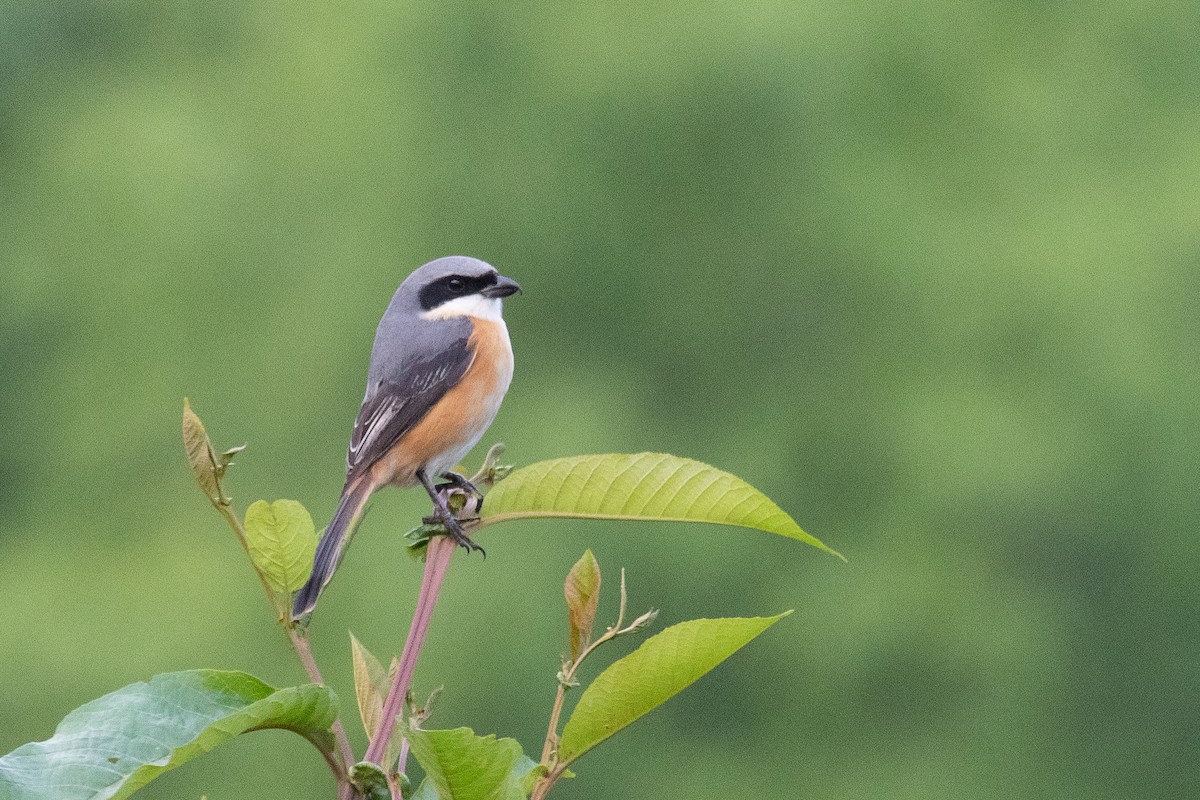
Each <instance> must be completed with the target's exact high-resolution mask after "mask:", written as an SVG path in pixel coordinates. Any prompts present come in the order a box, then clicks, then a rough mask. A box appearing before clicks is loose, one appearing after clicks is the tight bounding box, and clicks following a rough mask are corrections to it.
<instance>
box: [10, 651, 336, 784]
mask: <svg viewBox="0 0 1200 800" xmlns="http://www.w3.org/2000/svg"><path fill="white" fill-rule="evenodd" d="M336 708H337V699H336V697H335V696H334V694H333V692H332V691H331V690H330V689H327V688H325V687H323V686H298V687H294V688H289V689H274V688H272V687H270V686H268V685H267V684H265V683H263V682H262V681H260V680H258V679H257V678H255V677H253V676H251V675H247V674H245V673H243V672H221V671H216V670H192V671H188V672H172V673H166V674H163V675H156V676H155V677H154V678H152V679H151V680H150V682H149V683H135V684H131V685H129V686H126V687H124V688H122V689H118V690H117V691H115V692H112V693H111V694H107V695H104V696H103V697H100V698H98V699H96V700H93V701H92V702H90V703H87V704H86V705H83V706H80V707H79V708H77V709H75V710H74V711H72V712H71V713H70V714H68V715H67V716H66V717H65V718H64V719H63V721H62V722H61V723H60V724H59V726H58V728H57V729H56V730H55V732H54V736H53V737H52V738H50V739H48V740H46V741H44V742H34V743H32V744H27V745H23V746H21V747H19V748H17V749H16V750H14V751H13V752H11V753H9V754H8V755H6V756H4V757H3V758H0V800H108V799H109V798H111V799H112V800H120V798H124V797H128V796H129V795H131V794H133V792H134V791H136V790H137V789H139V788H140V787H142V786H144V785H145V784H147V783H149V782H150V781H151V780H153V779H154V778H156V777H158V776H159V775H161V774H162V773H164V772H166V771H167V770H170V769H174V768H175V767H177V766H179V765H181V764H183V763H185V762H187V761H189V760H191V759H193V758H195V757H196V756H198V755H201V754H202V753H205V752H208V751H209V750H212V749H213V748H214V747H216V746H217V745H219V744H221V743H222V742H225V741H227V740H228V739H231V738H232V737H234V736H236V735H238V734H239V733H244V732H246V731H252V730H262V729H264V728H284V729H287V730H291V731H295V732H296V733H299V734H300V735H301V736H303V737H304V738H306V739H308V740H309V741H310V742H312V743H313V744H314V745H316V747H317V748H318V749H319V750H320V751H321V752H322V753H323V754H326V755H327V756H328V755H329V754H330V753H332V751H333V746H334V744H333V734H332V733H331V731H330V726H331V724H332V723H333V721H334V719H335V718H336V716H337V711H336Z"/></svg>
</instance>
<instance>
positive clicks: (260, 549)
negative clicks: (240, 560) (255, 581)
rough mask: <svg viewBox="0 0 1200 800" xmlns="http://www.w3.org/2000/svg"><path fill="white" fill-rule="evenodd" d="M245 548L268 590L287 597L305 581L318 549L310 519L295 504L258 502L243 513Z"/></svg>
mask: <svg viewBox="0 0 1200 800" xmlns="http://www.w3.org/2000/svg"><path fill="white" fill-rule="evenodd" d="M246 548H247V549H248V550H249V551H250V558H251V559H253V560H254V566H255V567H257V568H258V571H259V572H260V573H262V574H263V576H265V577H266V579H267V581H268V582H269V583H270V585H271V588H272V589H274V590H275V591H277V592H280V593H283V594H286V593H288V592H294V591H296V590H297V589H299V588H300V587H301V586H303V585H304V582H305V581H306V580H308V576H309V574H310V573H311V572H312V568H313V554H314V552H316V549H317V533H316V530H315V529H314V528H313V521H312V517H311V516H310V515H309V513H308V509H306V508H305V507H304V506H303V505H301V504H300V503H298V502H297V501H295V500H276V501H275V502H274V503H269V504H268V503H267V501H266V500H258V501H256V502H254V503H251V504H250V507H249V508H247V509H246Z"/></svg>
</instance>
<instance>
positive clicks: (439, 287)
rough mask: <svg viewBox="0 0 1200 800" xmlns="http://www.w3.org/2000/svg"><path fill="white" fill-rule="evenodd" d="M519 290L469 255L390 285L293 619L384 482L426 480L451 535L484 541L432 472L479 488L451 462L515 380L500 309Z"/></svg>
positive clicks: (317, 590)
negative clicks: (340, 481)
mask: <svg viewBox="0 0 1200 800" xmlns="http://www.w3.org/2000/svg"><path fill="white" fill-rule="evenodd" d="M520 291H521V287H520V285H518V284H517V282H516V281H514V280H512V279H511V278H507V277H505V276H503V275H501V274H499V273H498V272H497V271H496V269H495V268H494V267H492V266H491V265H490V264H488V263H486V262H484V261H480V260H479V259H477V258H469V257H466V256H447V257H445V258H439V259H436V260H434V261H430V262H429V263H428V264H425V265H423V266H421V267H418V268H417V269H416V270H414V271H413V272H412V273H411V274H410V275H409V276H408V277H407V278H405V279H404V281H403V282H402V283H401V284H400V287H399V288H398V289H396V293H395V294H394V295H393V296H392V300H391V302H390V303H389V304H388V307H387V310H386V311H385V312H384V314H383V318H382V319H381V320H380V321H379V327H378V328H377V329H376V331H375V343H374V345H373V346H372V348H371V360H370V366H369V368H368V370H367V390H366V393H365V395H364V396H363V402H362V407H361V408H360V409H359V412H358V417H357V419H355V421H354V428H353V430H352V431H351V434H350V446H349V448H348V450H347V452H346V482H345V484H344V486H343V487H342V493H341V497H340V498H339V500H338V504H337V508H336V510H335V511H334V512H333V517H332V518H331V520H330V522H329V526H328V527H327V528H326V530H325V533H324V535H323V536H322V537H321V540H320V542H319V544H318V545H317V548H316V553H315V556H314V558H313V570H312V573H311V575H310V576H309V578H308V581H307V582H306V583H305V584H304V585H303V586H302V587H301V588H300V590H299V591H297V592H296V595H295V597H294V599H293V604H292V619H293V620H300V619H302V618H304V617H306V616H308V615H310V614H311V613H312V611H313V609H314V608H315V607H316V605H317V600H318V598H319V597H320V596H321V593H322V592H323V591H324V589H325V587H326V586H327V585H328V584H329V581H330V580H331V579H332V578H333V575H334V572H335V571H336V570H337V567H338V564H339V563H340V562H341V560H342V557H343V556H344V555H345V552H346V547H347V545H349V543H350V539H351V538H352V537H353V535H354V532H355V530H356V529H357V527H358V524H359V522H361V520H362V516H363V513H364V511H365V509H366V504H367V501H368V500H369V499H370V497H371V495H373V494H374V493H375V492H376V491H378V490H379V489H381V488H383V487H384V486H398V487H402V488H406V487H417V486H422V487H424V489H425V491H426V492H427V493H428V494H429V497H430V499H431V500H432V501H433V504H434V507H435V509H436V514H435V516H436V517H437V519H438V521H440V522H441V523H442V524H443V525H444V526H445V527H446V529H447V531H448V533H449V534H450V535H451V536H453V537H454V539H455V541H456V542H457V543H458V544H459V545H461V546H463V547H464V548H466V549H467V550H468V551H473V550H480V551H482V548H480V547H479V546H478V545H477V544H475V542H473V541H472V540H471V539H470V537H468V536H467V534H466V533H465V531H463V528H462V525H461V524H460V523H459V522H458V520H457V519H456V518H455V517H454V514H453V513H451V511H450V509H449V507H448V506H447V504H446V500H445V497H444V496H443V495H442V494H440V493H439V491H438V488H439V487H435V486H434V484H433V481H432V479H433V478H443V479H445V480H446V481H448V482H449V485H453V486H457V487H459V488H462V489H464V490H466V491H469V492H471V493H473V494H476V495H477V494H478V490H476V488H475V487H474V486H472V485H471V483H470V481H468V480H467V479H466V478H465V477H463V476H462V475H460V474H458V473H456V472H452V471H451V469H452V468H453V467H454V466H456V465H457V464H458V463H459V462H460V460H461V459H462V458H463V457H464V456H465V455H466V454H467V453H468V452H469V451H470V450H471V448H472V447H474V446H475V445H476V444H477V443H478V442H479V440H480V438H482V436H483V434H484V432H485V431H486V430H487V429H488V426H490V425H491V424H492V420H493V419H495V417H496V412H497V411H499V409H500V403H501V401H502V400H503V399H504V395H505V393H506V392H507V391H508V387H509V384H510V383H511V382H512V374H513V353H512V344H511V342H510V341H509V337H508V327H507V326H506V325H505V324H504V318H503V317H502V315H501V312H502V301H503V298H505V297H508V296H510V295H514V294H516V293H517V292H520ZM446 485H447V484H441V486H442V487H444V486H446Z"/></svg>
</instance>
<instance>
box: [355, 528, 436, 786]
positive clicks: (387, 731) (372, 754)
mask: <svg viewBox="0 0 1200 800" xmlns="http://www.w3.org/2000/svg"><path fill="white" fill-rule="evenodd" d="M454 547H455V542H454V540H453V539H451V538H450V537H449V536H434V537H432V538H431V539H430V540H429V545H428V547H427V548H426V550H425V574H424V575H423V576H422V578H421V592H420V594H419V595H418V596H417V607H416V609H415V610H414V611H413V620H412V625H410V626H409V629H408V638H407V639H405V641H404V650H403V652H402V653H401V654H400V668H399V669H398V670H397V671H396V678H395V680H393V681H392V686H391V688H390V689H389V690H388V695H387V699H386V700H384V701H383V714H382V716H381V717H380V720H379V725H378V727H376V729H375V733H374V735H373V736H372V737H371V744H370V746H369V747H368V748H367V755H366V760H367V761H370V762H371V763H373V764H380V766H382V767H383V768H384V770H385V771H389V770H390V769H391V765H387V764H382V763H381V761H382V759H383V756H384V754H385V753H386V752H387V750H388V745H389V744H390V743H391V740H392V734H393V732H394V731H395V729H396V719H397V718H398V717H399V716H400V711H401V710H402V709H403V707H404V699H405V697H406V696H407V695H408V688H409V686H410V684H411V683H412V676H413V671H414V670H415V669H416V665H417V656H419V655H420V653H421V647H422V646H423V645H424V644H425V634H426V632H427V631H428V630H429V621H430V619H432V618H433V608H434V606H435V605H436V604H437V598H438V592H439V591H440V590H441V588H442V581H443V580H444V579H445V577H446V570H447V568H448V567H449V566H450V558H451V556H453V555H454ZM402 755H407V753H406V752H405V753H402ZM399 769H400V771H401V772H403V771H404V763H403V759H401V762H400V767H399Z"/></svg>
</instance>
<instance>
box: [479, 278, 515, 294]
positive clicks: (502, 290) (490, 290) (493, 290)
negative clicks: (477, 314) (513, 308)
mask: <svg viewBox="0 0 1200 800" xmlns="http://www.w3.org/2000/svg"><path fill="white" fill-rule="evenodd" d="M519 291H521V285H520V284H518V283H517V282H516V281H514V280H513V279H512V278H506V277H504V276H503V275H497V276H496V283H495V284H494V285H492V286H488V287H487V288H485V289H483V290H482V291H480V292H479V293H480V294H481V295H483V296H484V297H508V296H509V295H510V294H516V293H517V292H519Z"/></svg>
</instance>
